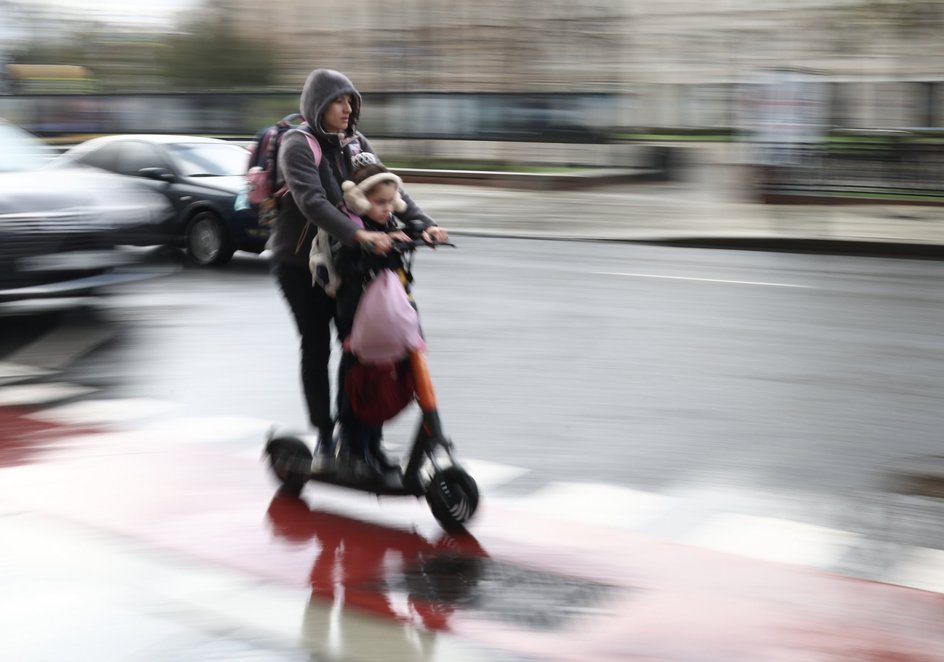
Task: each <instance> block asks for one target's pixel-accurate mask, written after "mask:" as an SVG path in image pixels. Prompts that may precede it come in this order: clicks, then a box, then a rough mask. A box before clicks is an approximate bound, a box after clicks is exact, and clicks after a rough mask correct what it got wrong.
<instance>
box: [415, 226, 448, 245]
mask: <svg viewBox="0 0 944 662" xmlns="http://www.w3.org/2000/svg"><path fill="white" fill-rule="evenodd" d="M421 236H422V238H423V241H425V242H426V243H427V244H441V243H443V242H446V241H449V233H448V232H446V229H445V228H441V227H439V226H438V225H431V226H429V227H428V228H426V229H425V230H423V234H422V235H421Z"/></svg>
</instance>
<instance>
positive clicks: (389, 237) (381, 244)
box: [354, 230, 409, 255]
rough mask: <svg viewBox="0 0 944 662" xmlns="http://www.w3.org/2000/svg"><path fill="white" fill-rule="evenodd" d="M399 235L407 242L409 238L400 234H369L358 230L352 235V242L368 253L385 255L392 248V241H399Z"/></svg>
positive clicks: (366, 231)
mask: <svg viewBox="0 0 944 662" xmlns="http://www.w3.org/2000/svg"><path fill="white" fill-rule="evenodd" d="M400 235H402V236H403V238H406V240H407V241H409V237H407V236H406V235H405V234H403V233H402V232H392V233H390V234H387V233H386V232H371V231H369V230H358V231H357V232H355V233H354V240H355V241H356V242H357V243H358V244H360V246H361V248H363V249H364V250H365V251H367V252H368V253H373V254H374V255H386V254H387V253H389V252H390V249H391V248H393V242H394V240H400V239H401V237H400Z"/></svg>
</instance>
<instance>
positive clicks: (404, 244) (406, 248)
mask: <svg viewBox="0 0 944 662" xmlns="http://www.w3.org/2000/svg"><path fill="white" fill-rule="evenodd" d="M423 246H426V247H427V248H438V247H439V246H452V247H453V248H455V247H456V245H455V244H454V243H452V242H450V241H423V240H422V239H413V240H412V241H396V240H395V241H394V242H393V250H395V251H396V252H398V253H409V252H410V251H415V250H416V249H417V248H421V247H423Z"/></svg>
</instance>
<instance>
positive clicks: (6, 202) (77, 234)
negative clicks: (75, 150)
mask: <svg viewBox="0 0 944 662" xmlns="http://www.w3.org/2000/svg"><path fill="white" fill-rule="evenodd" d="M53 157H54V151H53V150H52V148H51V147H50V146H49V145H47V144H46V143H44V142H43V141H41V140H40V139H38V138H36V137H35V136H33V135H32V134H30V133H28V132H26V131H24V130H22V129H20V128H19V127H16V126H14V125H12V124H9V123H7V122H4V121H3V120H2V119H0V301H14V300H24V299H33V298H49V297H62V296H74V295H85V294H89V293H93V292H95V291H97V290H98V289H99V288H101V287H104V286H107V285H113V284H117V283H122V282H127V281H129V280H136V279H139V278H144V277H149V276H151V275H154V274H153V273H152V272H151V271H149V270H147V269H140V268H136V267H140V265H139V264H137V263H138V261H139V260H138V259H137V258H136V257H135V255H133V254H131V253H130V252H129V251H128V250H122V248H121V247H122V246H124V245H125V244H127V243H129V240H130V239H131V238H132V237H133V236H134V235H135V234H136V233H139V232H148V231H149V230H148V228H150V227H152V226H156V224H157V223H158V222H160V220H161V219H162V218H165V217H166V215H167V213H168V211H169V206H168V204H167V201H166V200H164V199H163V198H161V197H160V196H156V195H155V194H153V193H151V192H150V191H147V190H145V189H142V188H141V187H139V186H129V185H128V182H127V181H126V180H125V179H124V178H122V177H118V176H116V175H110V174H107V173H101V172H94V171H90V170H88V169H85V168H60V167H51V164H52V163H53V160H54V159H53Z"/></svg>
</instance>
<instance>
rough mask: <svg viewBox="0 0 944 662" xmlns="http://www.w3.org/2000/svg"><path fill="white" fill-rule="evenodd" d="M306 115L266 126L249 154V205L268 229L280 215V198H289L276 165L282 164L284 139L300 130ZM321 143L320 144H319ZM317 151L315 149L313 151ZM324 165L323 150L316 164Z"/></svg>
mask: <svg viewBox="0 0 944 662" xmlns="http://www.w3.org/2000/svg"><path fill="white" fill-rule="evenodd" d="M300 119H302V116H301V115H300V114H298V113H292V114H291V115H286V116H285V117H283V118H282V119H280V120H279V121H278V122H276V123H275V124H273V125H272V126H269V127H266V128H264V129H262V130H261V131H259V133H257V134H256V142H255V145H253V148H252V151H251V152H250V154H249V167H248V169H247V171H246V193H247V196H248V200H249V206H250V207H251V208H252V209H255V210H256V211H257V212H258V213H259V223H260V224H261V225H264V226H270V225H272V223H273V221H275V217H276V215H277V214H278V209H279V198H281V197H282V196H283V195H285V192H286V190H287V189H286V187H285V184H284V182H281V181H280V178H279V176H278V173H277V172H276V166H277V165H278V158H279V147H280V146H281V145H282V138H284V137H285V134H286V133H287V132H288V131H289V130H290V129H296V128H298V127H300V126H302V124H297V123H296V122H298V120H300ZM315 142H316V144H317V141H315ZM312 151H313V152H314V147H313V148H312ZM320 163H321V147H320V146H319V147H318V151H317V153H316V154H315V165H316V166H317V165H320Z"/></svg>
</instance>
